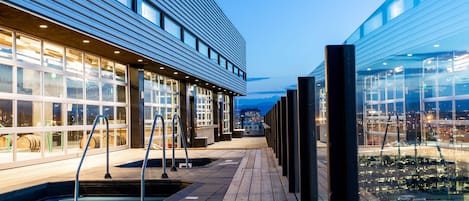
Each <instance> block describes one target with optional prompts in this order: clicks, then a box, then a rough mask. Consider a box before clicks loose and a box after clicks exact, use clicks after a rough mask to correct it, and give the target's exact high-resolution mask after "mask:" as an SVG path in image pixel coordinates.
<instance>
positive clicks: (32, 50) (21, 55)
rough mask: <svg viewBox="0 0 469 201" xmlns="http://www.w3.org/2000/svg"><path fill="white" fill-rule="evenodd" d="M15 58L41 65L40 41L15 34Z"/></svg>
mask: <svg viewBox="0 0 469 201" xmlns="http://www.w3.org/2000/svg"><path fill="white" fill-rule="evenodd" d="M16 59H17V60H18V61H24V62H29V63H32V64H38V65H41V41H40V40H37V39H34V38H30V37H27V36H23V35H18V36H16Z"/></svg>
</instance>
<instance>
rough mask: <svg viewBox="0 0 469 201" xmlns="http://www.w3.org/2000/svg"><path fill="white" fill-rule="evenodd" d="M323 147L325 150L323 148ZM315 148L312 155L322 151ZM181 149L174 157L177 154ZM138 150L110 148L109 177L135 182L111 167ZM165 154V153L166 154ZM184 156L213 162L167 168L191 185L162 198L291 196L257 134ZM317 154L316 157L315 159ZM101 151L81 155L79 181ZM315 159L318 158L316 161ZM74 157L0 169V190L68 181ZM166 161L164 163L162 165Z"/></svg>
mask: <svg viewBox="0 0 469 201" xmlns="http://www.w3.org/2000/svg"><path fill="white" fill-rule="evenodd" d="M324 150H325V149H324ZM324 153H325V151H323V152H321V148H320V147H318V155H321V154H324ZM183 154H184V152H183V151H182V150H177V152H176V156H177V157H178V158H182V157H183V156H184V155H183ZM143 156H144V150H143V149H129V150H124V151H117V152H112V153H111V154H110V160H111V175H112V177H113V179H133V180H139V178H140V168H118V167H115V165H119V164H123V163H127V162H130V161H136V160H141V159H142V158H143ZM170 156H171V152H170V151H168V152H167V157H168V158H169V157H170ZM189 157H190V158H201V157H208V158H217V159H218V160H217V161H215V162H213V163H211V164H209V165H207V167H203V168H200V167H199V168H192V169H179V170H178V171H177V172H171V171H169V168H168V175H169V178H170V179H179V180H184V181H188V182H191V183H193V185H191V186H189V187H187V188H186V189H184V190H182V191H180V192H179V193H177V194H175V195H174V196H172V197H170V198H169V199H168V200H184V199H186V198H191V199H192V198H198V200H275V201H277V200H297V199H296V197H295V195H294V194H292V193H288V181H287V178H286V177H282V176H281V174H282V173H281V167H278V166H277V164H278V163H277V159H275V157H274V154H273V153H272V150H271V149H270V148H267V145H266V142H265V138H263V137H244V138H235V139H233V141H225V142H218V143H216V144H213V145H210V146H209V147H208V148H197V149H190V150H189ZM150 158H161V151H157V150H155V151H151V152H150ZM319 158H321V157H319ZM103 161H105V154H100V155H93V156H87V158H86V160H85V163H84V166H83V168H82V173H81V174H80V180H102V179H103V175H104V171H105V164H104V163H103ZM320 161H321V160H320ZM320 161H318V164H319V168H318V169H319V170H318V173H319V174H318V175H319V176H318V177H319V178H320V180H322V181H320V182H319V184H320V185H319V197H320V198H321V199H320V200H327V197H326V196H325V195H327V192H326V191H325V190H326V189H327V188H326V187H325V186H324V184H326V182H327V174H325V171H326V169H325V168H326V166H325V164H324V163H322V162H320ZM78 162H79V159H77V158H76V159H69V160H63V161H58V162H51V163H45V164H39V165H33V166H27V167H21V168H15V169H8V170H1V171H0V178H1V179H0V194H1V193H5V192H9V191H13V190H17V189H22V188H25V187H29V186H33V185H37V184H42V183H46V182H52V181H67V180H74V176H75V171H76V168H77V165H78ZM168 165H169V164H168ZM161 173H162V170H161V168H148V170H147V173H146V178H148V179H159V178H160V176H161Z"/></svg>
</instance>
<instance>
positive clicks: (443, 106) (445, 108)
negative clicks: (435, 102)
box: [439, 101, 453, 120]
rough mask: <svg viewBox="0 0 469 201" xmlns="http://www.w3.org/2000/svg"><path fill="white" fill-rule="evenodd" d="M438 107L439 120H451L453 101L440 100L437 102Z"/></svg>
mask: <svg viewBox="0 0 469 201" xmlns="http://www.w3.org/2000/svg"><path fill="white" fill-rule="evenodd" d="M439 108H440V120H451V119H453V103H452V101H441V102H439Z"/></svg>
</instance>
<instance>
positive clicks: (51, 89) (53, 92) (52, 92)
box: [44, 72, 64, 97]
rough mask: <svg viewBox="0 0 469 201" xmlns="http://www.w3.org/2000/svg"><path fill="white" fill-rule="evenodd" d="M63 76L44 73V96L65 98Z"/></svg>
mask: <svg viewBox="0 0 469 201" xmlns="http://www.w3.org/2000/svg"><path fill="white" fill-rule="evenodd" d="M62 86H63V76H62V75H57V74H55V73H48V72H45V73H44V95H45V96H54V97H63V95H64V90H63V87H62Z"/></svg>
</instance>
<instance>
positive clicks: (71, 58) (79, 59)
mask: <svg viewBox="0 0 469 201" xmlns="http://www.w3.org/2000/svg"><path fill="white" fill-rule="evenodd" d="M66 54H67V71H70V72H74V73H82V72H83V53H82V52H80V51H77V50H74V49H69V48H67V49H66Z"/></svg>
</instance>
